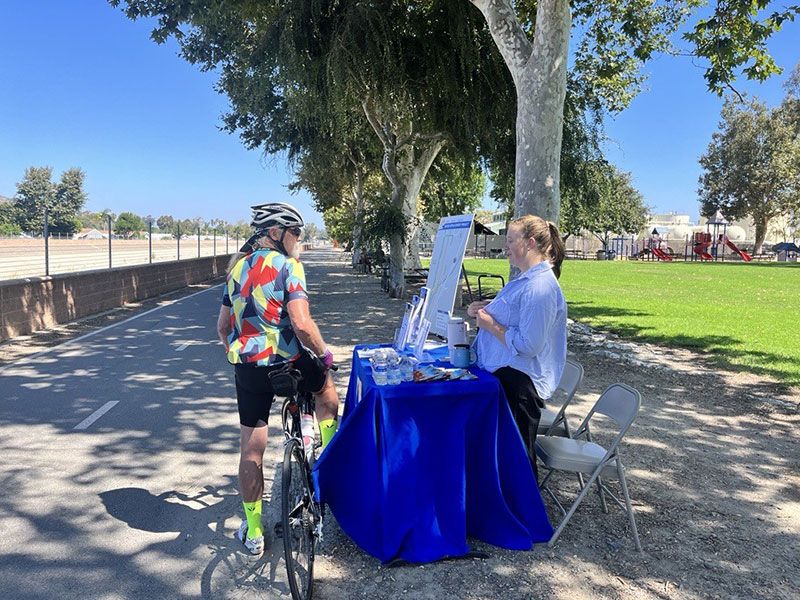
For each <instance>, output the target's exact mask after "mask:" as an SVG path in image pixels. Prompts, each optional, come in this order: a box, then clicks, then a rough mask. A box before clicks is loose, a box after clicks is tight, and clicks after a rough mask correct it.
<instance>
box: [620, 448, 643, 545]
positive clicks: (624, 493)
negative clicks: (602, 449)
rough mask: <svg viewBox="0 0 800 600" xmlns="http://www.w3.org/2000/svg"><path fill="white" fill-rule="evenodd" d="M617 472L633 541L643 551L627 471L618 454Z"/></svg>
mask: <svg viewBox="0 0 800 600" xmlns="http://www.w3.org/2000/svg"><path fill="white" fill-rule="evenodd" d="M617 473H619V485H620V487H621V488H622V497H623V498H625V507H626V510H627V512H628V522H629V523H630V525H631V533H632V534H633V543H634V544H635V545H636V549H637V550H638V551H639V552H641V551H642V544H641V542H639V532H638V530H637V529H636V520H635V519H634V518H633V506H631V497H630V496H629V495H628V482H627V481H626V480H625V472H624V470H623V468H622V462H621V461H620V460H619V456H617Z"/></svg>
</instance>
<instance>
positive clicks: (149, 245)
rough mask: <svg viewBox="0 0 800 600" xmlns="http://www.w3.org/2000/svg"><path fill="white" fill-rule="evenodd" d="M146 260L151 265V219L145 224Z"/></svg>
mask: <svg viewBox="0 0 800 600" xmlns="http://www.w3.org/2000/svg"><path fill="white" fill-rule="evenodd" d="M147 258H148V260H149V262H150V264H151V265H152V264H153V219H150V220H149V221H148V222H147Z"/></svg>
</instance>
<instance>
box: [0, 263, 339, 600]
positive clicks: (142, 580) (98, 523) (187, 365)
mask: <svg viewBox="0 0 800 600" xmlns="http://www.w3.org/2000/svg"><path fill="white" fill-rule="evenodd" d="M317 258H318V259H320V258H322V259H326V258H329V257H326V255H324V253H323V254H320V255H318V256H317ZM307 260H309V261H310V263H312V264H311V265H310V266H307V272H308V273H309V279H310V280H311V281H313V277H314V274H315V271H318V270H319V271H318V272H317V274H318V275H321V270H322V268H323V267H322V266H319V267H316V268H315V267H314V266H313V261H314V255H313V253H311V255H310V256H309V257H308V259H307ZM307 264H309V263H307ZM311 291H312V292H314V286H313V285H312V287H311ZM220 296H221V287H220V286H215V287H213V288H209V289H208V290H204V291H202V292H198V293H196V294H193V295H191V296H187V297H184V298H182V299H180V300H178V301H176V302H174V303H173V304H171V305H169V306H166V307H161V308H158V309H155V310H152V311H149V312H146V313H142V314H140V315H138V316H136V317H134V318H132V319H129V320H127V321H122V322H120V323H118V324H116V325H112V326H110V327H108V328H105V329H103V330H99V331H96V332H94V333H92V334H90V335H88V336H84V337H83V338H79V339H76V340H73V341H71V342H68V343H66V344H64V345H62V346H59V347H56V348H54V349H52V350H50V351H47V352H45V353H43V354H41V355H36V356H34V357H33V358H28V359H25V360H24V361H18V362H16V363H11V364H9V365H7V366H5V367H3V368H0V398H1V399H2V400H1V401H0V582H2V584H0V597H3V598H13V599H14V600H29V599H30V600H33V599H39V598H62V599H63V598H81V599H85V598H98V599H112V598H175V599H181V598H199V597H202V598H225V597H231V596H235V597H241V598H247V597H258V598H281V597H289V590H288V585H287V584H286V574H285V567H284V564H283V560H282V546H281V540H280V539H275V538H274V536H267V537H268V547H267V551H266V553H265V556H264V557H263V558H262V559H259V560H258V561H254V559H252V558H251V557H249V556H247V555H245V554H244V553H243V552H242V549H241V545H240V544H239V542H238V541H236V540H235V539H234V532H235V531H236V529H237V528H238V526H239V523H240V522H241V515H242V511H241V503H240V498H239V496H238V485H237V483H236V473H237V462H238V441H239V431H238V418H237V415H236V403H235V399H234V398H235V396H234V387H233V381H232V370H231V367H230V366H229V365H228V364H227V362H226V361H225V358H224V356H223V353H222V352H221V348H220V346H219V343H218V341H217V336H216V330H215V325H216V315H217V312H218V310H219V304H220ZM346 376H347V374H346V373H340V374H339V375H338V377H337V378H338V379H339V386H340V391H341V390H342V384H341V379H342V377H346ZM345 381H346V380H345ZM273 414H275V407H273ZM277 425H279V420H278V419H275V418H273V419H271V420H270V432H269V435H270V438H271V439H270V444H269V448H268V451H267V455H266V457H265V461H264V470H265V478H266V482H265V487H266V489H265V497H264V504H265V519H264V520H265V523H266V524H267V527H269V524H270V523H274V522H275V521H277V520H278V518H279V515H280V508H279V505H280V492H279V474H280V468H279V467H278V461H279V459H280V457H281V456H282V448H281V443H280V442H281V434H280V431H279V427H278V426H277Z"/></svg>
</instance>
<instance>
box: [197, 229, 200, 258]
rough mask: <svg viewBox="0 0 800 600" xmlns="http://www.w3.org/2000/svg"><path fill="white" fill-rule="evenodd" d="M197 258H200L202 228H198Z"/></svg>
mask: <svg viewBox="0 0 800 600" xmlns="http://www.w3.org/2000/svg"><path fill="white" fill-rule="evenodd" d="M197 258H200V228H199V227H198V228H197Z"/></svg>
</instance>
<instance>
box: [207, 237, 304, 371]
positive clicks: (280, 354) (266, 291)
mask: <svg viewBox="0 0 800 600" xmlns="http://www.w3.org/2000/svg"><path fill="white" fill-rule="evenodd" d="M297 298H303V299H308V295H307V294H306V276H305V272H304V270H303V265H302V264H300V261H299V260H297V259H296V258H289V257H286V256H284V255H283V254H281V253H280V252H277V251H275V250H256V251H255V252H253V253H252V254H248V255H247V256H245V257H244V258H242V259H241V260H240V261H239V262H237V263H236V265H235V266H234V267H233V269H232V270H231V272H230V274H229V275H228V280H227V282H226V284H225V291H224V293H223V295H222V304H224V305H225V306H230V307H231V327H232V328H233V331H231V333H230V335H228V343H229V344H230V349H229V350H228V362H230V363H231V364H237V363H250V364H253V363H255V364H257V365H259V366H268V365H275V364H279V363H282V362H285V361H287V360H294V359H295V358H297V356H298V354H299V352H300V342H299V341H298V339H297V336H295V334H294V330H293V329H292V324H291V321H290V320H289V313H288V312H287V310H286V304H287V303H288V302H289V301H290V300H295V299H297Z"/></svg>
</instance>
